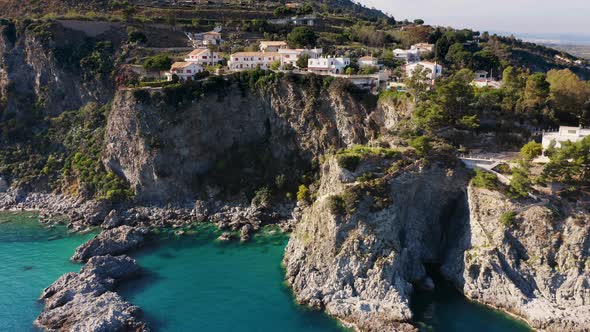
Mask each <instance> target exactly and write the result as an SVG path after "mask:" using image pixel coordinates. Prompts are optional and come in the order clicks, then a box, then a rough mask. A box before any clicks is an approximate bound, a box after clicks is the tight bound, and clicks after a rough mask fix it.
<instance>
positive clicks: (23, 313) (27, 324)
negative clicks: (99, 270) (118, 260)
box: [0, 213, 93, 331]
mask: <svg viewBox="0 0 590 332" xmlns="http://www.w3.org/2000/svg"><path fill="white" fill-rule="evenodd" d="M92 236H93V235H91V234H87V235H79V234H78V235H71V234H68V233H67V230H66V228H65V227H64V226H58V227H54V228H47V227H45V226H43V225H41V224H40V223H39V222H38V218H37V215H36V214H34V213H19V214H14V213H1V214H0V331H30V330H34V328H33V325H32V322H33V321H34V320H35V318H36V317H37V315H38V314H39V312H40V311H41V305H40V304H39V303H37V298H38V297H39V295H40V294H41V291H42V290H43V289H44V288H45V287H47V286H49V285H50V284H51V283H53V282H54V281H55V280H56V279H57V278H58V277H59V276H61V275H62V274H64V273H66V272H71V271H78V270H79V269H80V266H79V265H76V264H72V263H70V262H69V258H70V257H71V256H72V254H73V253H74V249H75V248H76V247H77V246H79V245H80V244H82V243H84V242H85V241H86V240H88V239H90V238H91V237H92Z"/></svg>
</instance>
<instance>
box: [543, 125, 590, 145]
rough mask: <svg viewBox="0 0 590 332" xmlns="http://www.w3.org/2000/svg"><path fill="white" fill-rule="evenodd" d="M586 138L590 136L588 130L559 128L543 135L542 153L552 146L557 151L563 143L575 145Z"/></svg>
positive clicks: (589, 130)
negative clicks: (568, 142)
mask: <svg viewBox="0 0 590 332" xmlns="http://www.w3.org/2000/svg"><path fill="white" fill-rule="evenodd" d="M587 136H590V129H584V128H581V127H566V126H561V127H559V131H556V132H546V133H543V151H545V150H547V149H548V148H550V147H552V146H553V147H555V148H557V149H559V148H561V144H562V143H563V142H567V141H570V142H572V143H576V142H578V141H581V140H582V139H584V138H585V137H587Z"/></svg>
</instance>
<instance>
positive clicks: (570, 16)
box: [359, 0, 590, 42]
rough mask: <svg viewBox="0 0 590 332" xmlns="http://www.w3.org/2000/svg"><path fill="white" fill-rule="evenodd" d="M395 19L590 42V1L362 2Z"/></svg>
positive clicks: (371, 0) (390, 0)
mask: <svg viewBox="0 0 590 332" xmlns="http://www.w3.org/2000/svg"><path fill="white" fill-rule="evenodd" d="M359 2H360V3H362V4H364V5H366V6H368V7H375V8H377V9H380V10H382V11H384V12H387V13H389V14H391V15H393V16H394V17H395V18H396V19H398V20H403V19H408V20H414V19H417V18H420V19H423V20H424V21H425V22H426V23H427V24H431V25H442V26H452V27H455V28H471V29H475V30H480V31H493V32H497V33H500V32H501V33H504V34H515V35H517V36H526V35H530V36H533V37H534V38H548V39H563V37H564V36H567V37H568V38H572V37H574V36H575V38H576V39H584V40H585V41H588V42H590V20H588V18H587V16H588V14H590V1H588V0H564V1H561V2H555V1H552V0H496V1H494V3H493V4H491V3H489V2H487V3H485V4H484V5H481V4H476V3H475V1H473V0H447V1H444V2H441V1H437V0H414V1H412V2H409V3H408V2H404V1H392V0H360V1H359Z"/></svg>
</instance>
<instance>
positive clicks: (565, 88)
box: [547, 69, 590, 124]
mask: <svg viewBox="0 0 590 332" xmlns="http://www.w3.org/2000/svg"><path fill="white" fill-rule="evenodd" d="M547 81H548V82H549V83H550V103H551V106H552V107H553V109H554V110H555V111H556V115H557V117H558V119H559V120H561V121H562V122H566V123H571V124H574V123H576V124H577V123H579V122H580V120H581V116H582V114H583V111H584V108H585V107H586V103H588V101H589V100H590V87H589V86H588V84H587V83H586V82H583V81H582V80H580V79H579V78H578V76H576V74H574V73H573V72H571V71H570V70H569V69H564V70H550V71H549V72H548V73H547Z"/></svg>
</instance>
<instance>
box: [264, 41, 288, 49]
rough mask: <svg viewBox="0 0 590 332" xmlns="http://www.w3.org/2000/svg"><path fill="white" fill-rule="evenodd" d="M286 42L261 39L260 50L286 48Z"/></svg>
mask: <svg viewBox="0 0 590 332" xmlns="http://www.w3.org/2000/svg"><path fill="white" fill-rule="evenodd" d="M288 47H289V46H288V45H287V42H284V41H270V40H263V41H261V42H260V46H259V48H260V52H278V51H279V50H280V49H283V48H288Z"/></svg>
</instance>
